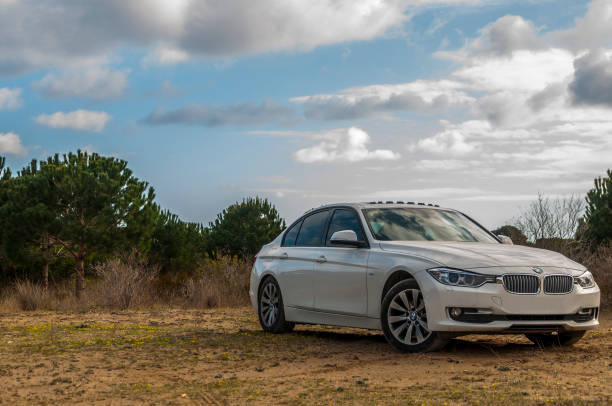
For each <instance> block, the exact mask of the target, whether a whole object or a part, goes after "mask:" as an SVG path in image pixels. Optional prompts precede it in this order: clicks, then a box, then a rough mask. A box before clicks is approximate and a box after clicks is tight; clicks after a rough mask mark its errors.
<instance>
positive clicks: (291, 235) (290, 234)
mask: <svg viewBox="0 0 612 406" xmlns="http://www.w3.org/2000/svg"><path fill="white" fill-rule="evenodd" d="M301 225H302V222H301V221H298V222H297V223H295V224H294V225H293V226H292V227H291V228H290V229H289V230H287V232H286V233H285V241H284V242H283V245H295V239H296V237H297V235H298V231H300V226H301Z"/></svg>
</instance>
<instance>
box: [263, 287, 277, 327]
mask: <svg viewBox="0 0 612 406" xmlns="http://www.w3.org/2000/svg"><path fill="white" fill-rule="evenodd" d="M278 299H279V296H278V290H277V289H276V285H275V284H274V283H272V282H268V283H267V284H266V286H264V288H263V291H262V292H261V299H260V303H259V304H260V309H261V310H260V311H261V319H262V321H263V322H264V324H265V325H266V326H267V327H272V326H274V323H276V320H277V319H278V312H279V306H278V302H279V300H278Z"/></svg>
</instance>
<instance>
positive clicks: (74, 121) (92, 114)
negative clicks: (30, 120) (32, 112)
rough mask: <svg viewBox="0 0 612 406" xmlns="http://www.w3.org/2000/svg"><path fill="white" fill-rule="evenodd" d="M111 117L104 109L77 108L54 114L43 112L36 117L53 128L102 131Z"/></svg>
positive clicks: (38, 120) (38, 121) (42, 123)
mask: <svg viewBox="0 0 612 406" xmlns="http://www.w3.org/2000/svg"><path fill="white" fill-rule="evenodd" d="M110 119H111V116H110V115H108V114H107V113H105V112H103V111H90V110H76V111H71V112H68V113H64V112H61V111H58V112H57V113H53V114H41V115H40V116H38V117H36V122H37V123H38V124H41V125H45V126H47V127H51V128H66V129H70V130H77V131H96V132H100V131H102V130H103V129H104V126H105V125H106V123H108V122H109V121H110Z"/></svg>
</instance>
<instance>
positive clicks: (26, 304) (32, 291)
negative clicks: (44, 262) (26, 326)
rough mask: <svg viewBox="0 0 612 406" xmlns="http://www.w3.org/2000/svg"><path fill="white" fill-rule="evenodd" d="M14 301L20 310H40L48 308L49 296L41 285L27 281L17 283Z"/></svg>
mask: <svg viewBox="0 0 612 406" xmlns="http://www.w3.org/2000/svg"><path fill="white" fill-rule="evenodd" d="M14 299H15V301H16V302H17V306H18V307H19V308H20V309H21V310H26V311H32V310H40V309H43V308H46V307H48V306H47V305H48V302H49V300H48V299H49V294H48V292H47V291H46V290H45V288H44V287H43V286H42V285H38V284H36V283H32V282H30V281H28V280H25V281H17V282H16V283H15V296H14Z"/></svg>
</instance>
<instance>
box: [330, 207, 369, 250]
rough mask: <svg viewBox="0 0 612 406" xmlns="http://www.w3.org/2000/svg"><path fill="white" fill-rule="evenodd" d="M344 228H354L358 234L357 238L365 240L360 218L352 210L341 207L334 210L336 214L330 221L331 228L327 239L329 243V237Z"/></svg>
mask: <svg viewBox="0 0 612 406" xmlns="http://www.w3.org/2000/svg"><path fill="white" fill-rule="evenodd" d="M342 230H353V231H354V232H355V234H357V239H358V240H359V241H363V240H364V238H363V233H362V232H361V227H360V225H359V218H357V214H355V212H354V211H352V210H345V209H339V210H336V211H334V215H333V217H332V219H331V221H330V223H329V230H328V231H327V238H326V241H327V242H328V243H329V239H330V238H331V236H332V235H333V234H334V233H335V232H336V231H342Z"/></svg>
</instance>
